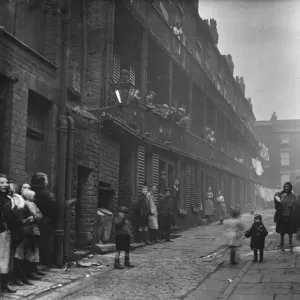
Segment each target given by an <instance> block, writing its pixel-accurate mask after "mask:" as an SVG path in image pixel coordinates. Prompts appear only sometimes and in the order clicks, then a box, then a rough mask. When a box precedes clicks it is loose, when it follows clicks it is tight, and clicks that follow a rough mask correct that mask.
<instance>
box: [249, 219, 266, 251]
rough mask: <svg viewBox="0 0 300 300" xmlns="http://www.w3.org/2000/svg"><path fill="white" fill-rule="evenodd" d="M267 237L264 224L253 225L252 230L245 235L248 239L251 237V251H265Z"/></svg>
mask: <svg viewBox="0 0 300 300" xmlns="http://www.w3.org/2000/svg"><path fill="white" fill-rule="evenodd" d="M267 235H268V231H267V229H266V227H265V225H264V224H263V223H262V222H260V223H253V224H252V226H251V228H250V229H249V230H247V231H246V233H245V237H246V238H250V237H251V242H250V247H251V249H265V239H266V236H267Z"/></svg>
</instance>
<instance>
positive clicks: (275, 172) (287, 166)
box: [255, 113, 300, 188]
mask: <svg viewBox="0 0 300 300" xmlns="http://www.w3.org/2000/svg"><path fill="white" fill-rule="evenodd" d="M255 132H256V136H257V139H258V140H259V141H261V142H263V143H264V144H265V145H266V147H267V148H268V150H269V156H270V160H269V162H265V163H264V174H263V176H262V181H263V182H264V185H265V186H267V187H270V188H276V187H278V186H280V187H281V186H282V185H283V184H284V182H286V181H291V182H292V184H293V183H295V181H296V176H298V175H300V120H278V119H277V116H276V114H275V113H273V115H272V117H271V118H270V120H268V121H257V122H256V123H255Z"/></svg>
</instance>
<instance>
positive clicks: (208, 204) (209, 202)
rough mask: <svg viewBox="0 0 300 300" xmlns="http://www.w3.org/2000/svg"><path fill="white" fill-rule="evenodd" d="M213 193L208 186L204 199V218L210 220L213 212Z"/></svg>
mask: <svg viewBox="0 0 300 300" xmlns="http://www.w3.org/2000/svg"><path fill="white" fill-rule="evenodd" d="M213 198H214V194H213V192H212V190H211V187H209V188H208V191H207V193H206V201H205V218H206V219H207V220H208V221H209V222H211V221H212V218H213V216H214V214H215V211H216V210H215V207H214V203H213Z"/></svg>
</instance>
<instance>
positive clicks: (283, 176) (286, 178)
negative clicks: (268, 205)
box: [280, 174, 291, 186]
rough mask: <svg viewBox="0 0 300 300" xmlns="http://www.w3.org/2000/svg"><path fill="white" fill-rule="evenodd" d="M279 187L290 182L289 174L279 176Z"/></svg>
mask: <svg viewBox="0 0 300 300" xmlns="http://www.w3.org/2000/svg"><path fill="white" fill-rule="evenodd" d="M280 179H281V186H283V185H284V184H285V183H286V182H289V181H290V180H291V175H290V174H281V178H280Z"/></svg>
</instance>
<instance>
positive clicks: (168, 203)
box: [158, 188, 173, 242]
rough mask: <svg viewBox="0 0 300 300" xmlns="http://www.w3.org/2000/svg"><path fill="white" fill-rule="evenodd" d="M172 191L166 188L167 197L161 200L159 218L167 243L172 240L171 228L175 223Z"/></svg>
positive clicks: (162, 233)
mask: <svg viewBox="0 0 300 300" xmlns="http://www.w3.org/2000/svg"><path fill="white" fill-rule="evenodd" d="M171 195H172V194H171V189H169V188H166V191H165V197H163V198H160V199H159V209H158V212H159V217H160V226H161V228H160V229H161V235H162V237H164V238H165V239H166V241H167V242H172V241H171V240H170V235H171V226H172V223H173V199H172V197H171Z"/></svg>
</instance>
